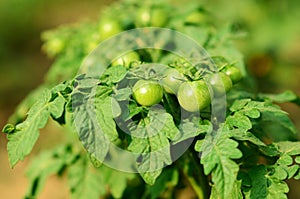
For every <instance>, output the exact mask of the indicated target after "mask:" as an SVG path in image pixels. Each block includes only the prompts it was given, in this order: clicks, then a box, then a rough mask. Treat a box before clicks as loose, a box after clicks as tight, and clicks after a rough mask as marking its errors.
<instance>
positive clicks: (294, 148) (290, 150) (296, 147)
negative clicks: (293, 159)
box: [275, 141, 300, 156]
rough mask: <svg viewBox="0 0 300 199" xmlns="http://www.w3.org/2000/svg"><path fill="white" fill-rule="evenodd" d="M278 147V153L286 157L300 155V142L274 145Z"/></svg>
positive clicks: (284, 142) (285, 142)
mask: <svg viewBox="0 0 300 199" xmlns="http://www.w3.org/2000/svg"><path fill="white" fill-rule="evenodd" d="M275 145H276V146H278V148H279V151H280V152H281V153H283V154H287V155H290V156H292V155H299V154H300V142H291V141H283V142H277V143H275Z"/></svg>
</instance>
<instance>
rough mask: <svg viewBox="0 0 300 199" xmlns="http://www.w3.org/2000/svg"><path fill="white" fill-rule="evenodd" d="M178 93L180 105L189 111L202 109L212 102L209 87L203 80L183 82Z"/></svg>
mask: <svg viewBox="0 0 300 199" xmlns="http://www.w3.org/2000/svg"><path fill="white" fill-rule="evenodd" d="M177 95H178V102H179V104H180V106H181V107H182V108H183V109H185V110H186V111H189V112H197V111H200V110H202V109H204V108H206V107H207V106H209V104H210V102H211V99H210V92H209V89H208V87H207V85H206V83H205V81H203V80H198V81H193V82H184V83H182V84H181V86H180V87H179V89H178V93H177Z"/></svg>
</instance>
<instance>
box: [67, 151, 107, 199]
mask: <svg viewBox="0 0 300 199" xmlns="http://www.w3.org/2000/svg"><path fill="white" fill-rule="evenodd" d="M68 181H69V186H70V192H71V198H74V199H86V198H91V199H92V198H100V196H103V195H104V194H105V193H106V189H105V183H104V180H103V177H102V176H101V174H100V172H99V171H98V170H97V169H95V168H94V167H93V166H92V164H91V163H90V162H89V161H88V159H87V157H86V156H81V157H80V158H79V159H78V160H77V161H76V163H75V164H73V165H71V166H70V167H69V168H68Z"/></svg>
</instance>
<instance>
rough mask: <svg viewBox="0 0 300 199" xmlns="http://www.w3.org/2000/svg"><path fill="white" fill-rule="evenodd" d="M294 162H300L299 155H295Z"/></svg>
mask: <svg viewBox="0 0 300 199" xmlns="http://www.w3.org/2000/svg"><path fill="white" fill-rule="evenodd" d="M295 162H296V163H297V164H300V156H297V157H296V158H295Z"/></svg>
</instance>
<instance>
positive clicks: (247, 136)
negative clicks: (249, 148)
mask: <svg viewBox="0 0 300 199" xmlns="http://www.w3.org/2000/svg"><path fill="white" fill-rule="evenodd" d="M229 134H230V135H231V137H233V138H234V139H236V140H239V141H248V142H251V143H253V144H255V145H257V146H266V145H265V143H263V142H262V141H261V140H260V139H258V138H257V137H256V136H255V135H253V134H252V133H251V132H249V131H244V130H240V129H233V130H229Z"/></svg>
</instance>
